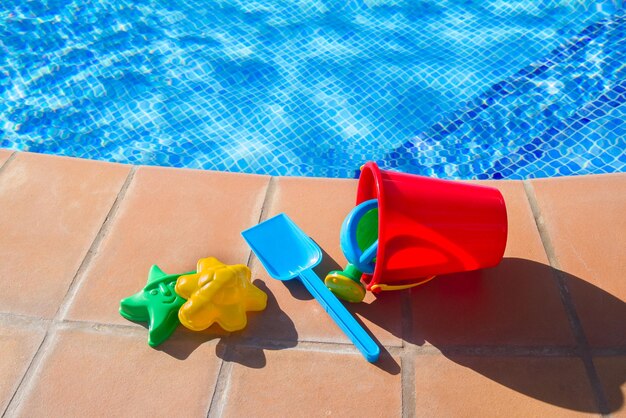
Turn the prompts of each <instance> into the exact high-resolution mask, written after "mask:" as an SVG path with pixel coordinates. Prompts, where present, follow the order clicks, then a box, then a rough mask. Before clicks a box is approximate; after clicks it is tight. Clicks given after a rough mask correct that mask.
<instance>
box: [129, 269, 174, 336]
mask: <svg viewBox="0 0 626 418" xmlns="http://www.w3.org/2000/svg"><path fill="white" fill-rule="evenodd" d="M179 276H181V275H180V274H166V273H164V272H163V270H161V269H160V268H159V267H158V266H156V265H154V266H152V268H151V269H150V274H149V276H148V283H147V284H146V286H145V287H144V288H143V290H141V291H140V292H137V293H135V294H134V295H132V296H129V297H127V298H125V299H122V301H121V302H120V314H121V315H122V316H123V317H124V318H126V319H129V320H131V321H136V322H148V344H150V346H151V347H156V346H158V345H159V344H161V343H162V342H163V341H165V340H167V339H168V338H169V336H170V335H172V333H173V332H174V330H175V329H176V327H177V326H178V324H179V320H178V309H180V307H181V306H182V305H183V304H184V303H185V299H183V298H181V297H180V296H178V294H176V292H175V291H174V288H175V286H176V279H178V277H179Z"/></svg>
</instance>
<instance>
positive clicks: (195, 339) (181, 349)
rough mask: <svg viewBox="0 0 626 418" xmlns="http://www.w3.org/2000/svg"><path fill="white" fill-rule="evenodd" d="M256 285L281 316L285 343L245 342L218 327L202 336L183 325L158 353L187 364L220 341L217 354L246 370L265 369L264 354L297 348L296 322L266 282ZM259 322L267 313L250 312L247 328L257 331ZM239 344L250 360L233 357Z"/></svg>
mask: <svg viewBox="0 0 626 418" xmlns="http://www.w3.org/2000/svg"><path fill="white" fill-rule="evenodd" d="M254 284H255V286H257V287H258V288H259V289H261V290H262V291H264V292H265V293H266V294H267V305H268V306H273V307H275V309H276V312H275V315H276V314H277V315H278V316H277V317H276V320H277V321H279V322H280V324H281V330H282V332H283V333H284V335H285V340H284V341H282V340H281V341H279V342H276V343H275V344H272V343H271V342H268V341H263V340H258V339H255V340H251V341H250V340H242V339H241V338H240V336H239V333H238V332H233V333H229V332H227V331H224V330H223V329H222V328H221V327H220V326H219V325H217V324H213V325H212V326H211V327H209V328H208V329H206V330H204V331H202V332H192V331H189V330H187V329H186V328H185V327H183V326H182V325H179V326H178V328H177V329H176V332H175V333H174V334H173V335H172V336H171V337H170V339H169V340H168V341H166V342H165V343H163V344H161V345H160V346H159V347H157V350H161V351H163V352H165V353H167V354H169V355H171V356H172V357H175V358H177V359H179V360H184V359H186V358H187V357H189V355H190V354H191V353H193V352H194V351H195V350H196V349H197V348H198V347H200V346H201V345H202V344H205V343H207V342H210V341H213V340H215V339H219V341H218V343H217V346H216V350H215V352H216V354H217V356H218V357H220V358H222V359H223V360H225V361H237V362H239V363H241V364H242V365H244V366H248V367H252V368H261V367H264V366H265V354H263V350H283V349H286V348H290V347H295V345H296V344H297V341H298V333H297V331H296V327H295V325H294V323H293V321H292V320H291V319H290V318H289V317H288V316H287V314H285V313H284V312H283V311H282V310H280V308H279V307H278V304H277V302H276V298H275V296H274V294H273V293H272V291H271V290H270V289H269V288H268V287H267V286H266V285H265V283H264V282H263V281H262V280H255V281H254ZM258 321H263V312H248V324H247V325H246V327H247V328H254V327H255V325H256V324H257V322H258ZM172 340H175V341H177V344H171V343H170V341H172ZM180 341H182V343H180ZM236 344H245V345H246V346H247V351H246V353H247V355H246V356H232V355H231V354H230V352H231V350H228V349H227V347H228V346H231V345H236Z"/></svg>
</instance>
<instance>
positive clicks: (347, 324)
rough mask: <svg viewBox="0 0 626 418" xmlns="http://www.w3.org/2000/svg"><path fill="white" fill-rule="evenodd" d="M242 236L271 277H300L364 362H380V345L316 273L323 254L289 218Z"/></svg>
mask: <svg viewBox="0 0 626 418" xmlns="http://www.w3.org/2000/svg"><path fill="white" fill-rule="evenodd" d="M241 234H242V235H243V237H244V239H245V240H246V242H247V243H248V245H250V247H251V248H252V251H253V252H254V253H255V254H256V256H257V257H258V259H259V260H260V261H261V264H263V267H265V269H266V270H267V272H268V273H269V274H270V276H272V277H273V278H274V279H277V280H291V279H295V278H296V277H297V278H298V279H299V280H300V281H301V282H302V283H303V284H304V286H305V287H306V288H307V290H308V291H309V292H310V293H311V295H313V297H314V298H315V299H316V300H317V301H318V302H319V304H320V305H322V307H324V310H326V312H328V313H329V314H330V316H331V317H332V318H333V319H334V320H335V322H336V323H337V325H338V326H339V327H340V328H341V329H342V330H343V331H344V332H345V333H346V335H348V337H350V339H351V340H352V342H353V343H354V345H355V346H356V347H357V348H358V349H359V350H360V351H361V353H363V355H364V356H365V358H366V359H367V360H368V361H370V362H374V361H376V360H377V359H378V357H379V355H380V348H379V347H378V345H376V343H375V342H374V340H373V339H372V337H370V336H369V334H368V333H367V332H366V331H365V330H364V329H363V328H362V327H361V326H360V325H359V323H358V322H357V321H356V320H355V319H354V318H353V317H352V315H351V314H350V312H348V310H347V309H346V308H345V306H343V305H342V304H341V302H340V301H339V300H338V299H337V298H336V297H335V295H333V294H332V292H331V291H330V290H328V288H327V287H326V286H324V284H323V283H322V281H321V280H320V279H319V277H317V275H316V274H315V272H313V270H312V269H313V267H315V266H316V265H318V264H319V263H320V262H321V261H322V251H321V250H320V248H319V247H318V246H317V244H315V242H313V240H312V239H311V238H309V237H308V236H307V235H306V234H305V233H304V232H303V231H302V230H301V229H300V228H299V227H298V226H297V225H296V224H295V223H294V222H293V221H292V220H291V219H289V217H288V216H287V215H285V214H280V215H277V216H275V217H273V218H270V219H268V220H266V221H264V222H261V223H260V224H258V225H256V226H254V227H252V228H250V229H248V230H246V231H243V232H242V233H241Z"/></svg>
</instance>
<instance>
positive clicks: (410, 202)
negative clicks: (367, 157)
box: [342, 162, 507, 292]
mask: <svg viewBox="0 0 626 418" xmlns="http://www.w3.org/2000/svg"><path fill="white" fill-rule="evenodd" d="M373 199H375V200H376V201H377V202H378V241H377V244H376V245H374V244H373V243H372V244H371V245H370V246H369V247H368V248H365V247H364V246H363V245H361V243H358V239H357V245H356V246H355V245H351V248H352V249H353V250H355V251H354V252H353V253H346V254H345V255H346V258H347V259H348V261H349V262H350V263H352V264H354V265H355V266H356V268H357V269H360V270H361V271H363V273H364V274H363V276H362V278H361V280H362V281H363V282H364V283H365V284H366V288H367V290H370V291H373V292H379V291H381V290H394V289H405V288H408V287H413V286H416V285H419V284H421V283H423V282H425V281H426V280H429V279H431V278H432V277H433V276H435V275H441V274H448V273H457V272H463V271H470V270H477V269H481V268H487V267H492V266H495V265H496V264H498V263H499V262H500V260H501V259H502V256H503V254H504V248H505V246H506V239H507V214H506V206H505V203H504V198H503V197H502V194H501V193H500V191H498V190H497V189H495V188H492V187H486V186H479V185H475V184H468V183H462V182H456V181H447V180H439V179H433V178H429V177H422V176H416V175H411V174H405V173H397V172H392V171H384V170H380V169H379V168H378V166H377V165H376V164H375V163H373V162H369V163H367V164H365V165H364V166H363V169H362V171H361V176H360V178H359V184H358V189H357V198H356V203H357V205H361V204H363V203H364V202H368V201H369V202H371V201H372V200H373ZM357 207H358V206H357ZM351 239H352V238H351ZM342 249H344V246H343V241H342ZM372 269H373V270H372Z"/></svg>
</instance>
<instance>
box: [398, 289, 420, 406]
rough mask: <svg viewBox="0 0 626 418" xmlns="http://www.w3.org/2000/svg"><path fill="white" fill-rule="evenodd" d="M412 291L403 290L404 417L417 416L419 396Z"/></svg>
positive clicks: (401, 368)
mask: <svg viewBox="0 0 626 418" xmlns="http://www.w3.org/2000/svg"><path fill="white" fill-rule="evenodd" d="M409 294H410V291H406V292H403V293H402V295H401V297H402V299H401V302H400V303H401V305H400V313H401V318H402V354H401V355H400V382H401V383H400V384H401V390H402V392H401V393H402V396H401V399H402V401H401V404H402V417H403V418H410V417H414V416H416V410H417V397H416V390H415V366H416V362H415V358H414V357H415V356H414V354H415V352H416V351H417V350H418V346H417V345H416V344H414V343H412V342H410V341H411V340H412V338H411V337H412V335H413V308H412V306H411V298H410V296H409Z"/></svg>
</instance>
